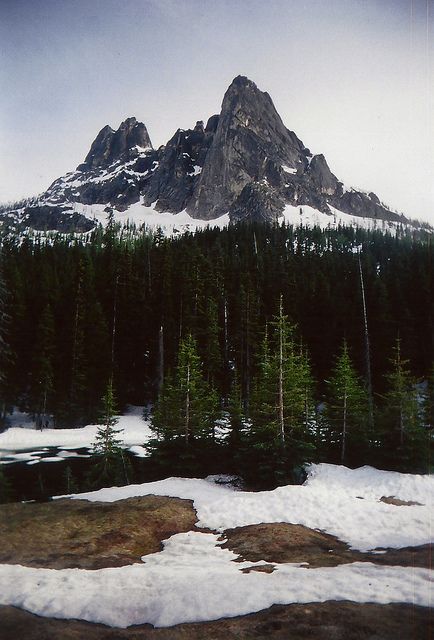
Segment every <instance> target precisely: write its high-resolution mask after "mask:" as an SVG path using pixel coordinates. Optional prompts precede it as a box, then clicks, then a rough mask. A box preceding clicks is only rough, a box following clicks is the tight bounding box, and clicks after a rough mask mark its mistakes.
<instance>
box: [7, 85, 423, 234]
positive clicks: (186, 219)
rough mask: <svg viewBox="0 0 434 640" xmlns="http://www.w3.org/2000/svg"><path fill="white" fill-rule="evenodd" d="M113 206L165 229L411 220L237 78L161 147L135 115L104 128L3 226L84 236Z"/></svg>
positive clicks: (391, 224) (119, 215) (123, 218)
mask: <svg viewBox="0 0 434 640" xmlns="http://www.w3.org/2000/svg"><path fill="white" fill-rule="evenodd" d="M110 212H113V213H114V218H115V220H117V221H119V222H127V221H129V222H130V223H134V224H135V225H137V226H140V225H142V224H145V225H147V226H149V227H151V228H155V227H162V228H163V229H166V231H167V232H168V233H173V232H176V231H183V230H194V229H196V228H202V227H203V226H206V225H208V224H209V225H210V226H214V225H217V226H222V225H224V224H227V223H228V222H229V221H230V222H238V221H242V220H256V221H268V222H276V221H283V220H287V221H288V222H291V223H295V224H298V223H302V224H307V225H313V224H319V226H321V227H323V228H325V227H328V226H332V227H333V226H335V225H336V224H338V223H340V222H341V223H345V224H352V225H354V224H356V225H358V226H367V227H371V228H372V227H375V228H379V229H390V228H392V229H393V228H396V227H397V226H398V225H401V224H405V225H409V226H413V227H415V226H417V225H416V224H415V223H413V222H412V221H410V220H408V219H406V218H405V217H404V216H403V215H399V214H398V213H395V212H393V211H391V210H390V209H388V208H387V207H386V206H385V205H384V204H382V203H381V202H380V200H379V198H378V197H377V196H376V195H375V194H374V193H364V192H362V191H357V190H356V189H348V188H347V187H345V186H344V184H343V183H342V182H340V181H339V180H338V178H337V177H336V176H335V175H334V174H333V173H332V172H331V171H330V169H329V167H328V164H327V162H326V159H325V157H324V156H323V155H322V154H320V155H312V153H311V152H310V151H309V149H307V148H306V147H305V146H304V144H303V142H302V141H301V140H300V139H299V138H298V137H297V136H296V134H295V133H294V132H292V131H289V130H288V129H287V128H286V127H285V126H284V124H283V122H282V120H281V118H280V116H279V114H278V113H277V111H276V109H275V107H274V104H273V102H272V100H271V98H270V96H269V95H268V94H267V93H263V92H262V91H260V90H259V89H258V88H257V86H256V85H255V84H254V83H253V82H251V81H250V80H248V79H247V78H245V77H243V76H238V77H237V78H235V79H234V80H233V82H232V83H231V85H230V87H229V88H228V90H227V91H226V94H225V96H224V98H223V103H222V108H221V112H220V114H219V115H214V116H211V118H209V120H208V122H207V124H206V126H204V123H203V122H202V121H199V122H197V123H196V126H195V127H194V128H193V129H188V130H182V129H178V131H176V133H175V134H174V135H173V137H172V138H171V139H170V140H169V142H168V143H167V144H166V145H165V146H162V147H160V148H159V149H158V150H156V149H154V148H153V147H152V143H151V140H150V138H149V135H148V132H147V130H146V127H145V125H144V124H142V123H140V122H137V120H136V119H135V118H128V119H127V120H125V121H124V122H123V123H122V124H121V125H120V127H119V129H117V130H116V131H115V130H113V129H112V128H111V127H109V126H108V125H106V126H105V127H104V128H103V129H102V130H101V131H100V132H99V134H98V136H97V137H96V139H95V140H94V142H93V143H92V146H91V148H90V151H89V153H88V154H87V156H86V158H85V160H84V162H83V163H82V164H80V165H79V166H78V167H77V169H76V170H75V171H71V172H69V173H67V174H66V175H65V176H62V177H60V178H58V179H57V180H55V182H53V184H52V185H51V186H50V187H49V188H48V189H47V191H46V192H45V193H43V194H42V195H41V196H40V197H39V198H37V199H36V200H34V201H32V202H30V203H28V204H26V205H24V206H21V207H19V208H16V209H10V210H6V211H5V210H4V208H3V212H2V213H0V223H3V227H4V228H9V229H10V230H12V231H13V230H14V229H16V230H23V229H26V228H30V229H34V230H37V231H46V230H57V231H61V232H71V231H74V232H77V233H86V232H88V231H91V230H92V229H94V228H95V226H96V225H97V224H98V223H102V224H105V222H106V220H107V217H108V214H109V213H110ZM300 212H301V213H300ZM366 221H368V222H367V223H366Z"/></svg>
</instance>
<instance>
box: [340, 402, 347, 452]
mask: <svg viewBox="0 0 434 640" xmlns="http://www.w3.org/2000/svg"><path fill="white" fill-rule="evenodd" d="M346 445H347V392H345V394H344V406H343V412H342V449H341V464H344V460H345V449H346Z"/></svg>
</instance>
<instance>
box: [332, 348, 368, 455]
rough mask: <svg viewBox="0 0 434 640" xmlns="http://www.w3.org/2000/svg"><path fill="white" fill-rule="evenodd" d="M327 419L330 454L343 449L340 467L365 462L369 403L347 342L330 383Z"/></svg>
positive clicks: (340, 451) (340, 453) (340, 452)
mask: <svg viewBox="0 0 434 640" xmlns="http://www.w3.org/2000/svg"><path fill="white" fill-rule="evenodd" d="M326 420H327V423H328V429H327V430H326V433H327V442H326V443H325V447H326V449H327V450H328V451H330V450H331V451H332V452H333V449H335V450H336V449H338V450H339V457H338V460H339V462H340V464H346V463H348V462H350V463H353V464H354V462H360V461H362V462H363V461H365V460H364V456H365V455H366V452H367V446H368V433H367V429H368V421H369V404H368V398H367V395H366V391H365V390H364V388H363V386H362V383H361V381H360V379H359V377H358V376H357V374H356V371H355V369H354V366H353V364H352V362H351V358H350V355H349V353H348V345H347V342H346V340H344V342H343V344H342V348H341V352H340V354H339V356H338V358H337V360H336V364H335V367H334V369H333V372H332V376H331V378H330V380H329V381H328V394H327V408H326Z"/></svg>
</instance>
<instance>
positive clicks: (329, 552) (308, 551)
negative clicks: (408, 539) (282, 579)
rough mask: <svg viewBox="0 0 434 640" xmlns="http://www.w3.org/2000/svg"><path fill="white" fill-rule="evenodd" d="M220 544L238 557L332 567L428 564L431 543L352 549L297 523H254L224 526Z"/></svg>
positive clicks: (269, 561) (426, 566)
mask: <svg viewBox="0 0 434 640" xmlns="http://www.w3.org/2000/svg"><path fill="white" fill-rule="evenodd" d="M224 536H225V537H226V538H227V542H225V543H224V544H223V545H222V547H223V548H224V549H230V550H231V551H233V552H234V553H238V554H239V555H240V556H241V557H240V559H239V560H240V561H242V560H247V561H249V562H259V561H260V560H264V561H265V562H267V563H271V564H272V563H281V562H298V563H302V562H307V563H309V566H310V567H335V566H337V565H339V564H346V563H348V562H373V563H375V564H381V565H398V566H403V567H407V566H411V567H425V568H427V569H431V568H432V547H431V545H429V544H427V545H423V546H419V547H407V548H405V549H387V550H382V551H384V552H381V553H372V552H369V553H361V552H360V551H352V550H350V549H349V547H348V545H347V544H346V543H345V542H342V541H341V540H339V539H338V538H336V537H335V536H331V535H329V534H327V533H323V532H322V531H316V530H314V529H309V528H308V527H304V526H303V525H298V524H286V523H275V524H255V525H249V526H247V527H237V528H236V529H227V530H226V531H225V533H224Z"/></svg>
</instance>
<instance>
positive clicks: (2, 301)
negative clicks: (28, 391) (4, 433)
mask: <svg viewBox="0 0 434 640" xmlns="http://www.w3.org/2000/svg"><path fill="white" fill-rule="evenodd" d="M7 298H8V295H7V290H6V286H5V283H4V281H3V277H2V262H1V254H0V428H1V426H2V422H3V419H4V416H5V414H6V397H7V392H6V385H7V379H6V377H7V376H6V373H7V368H8V365H9V364H10V360H11V351H10V346H9V344H8V330H9V326H10V316H9V314H8V311H7V306H8V305H7Z"/></svg>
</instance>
